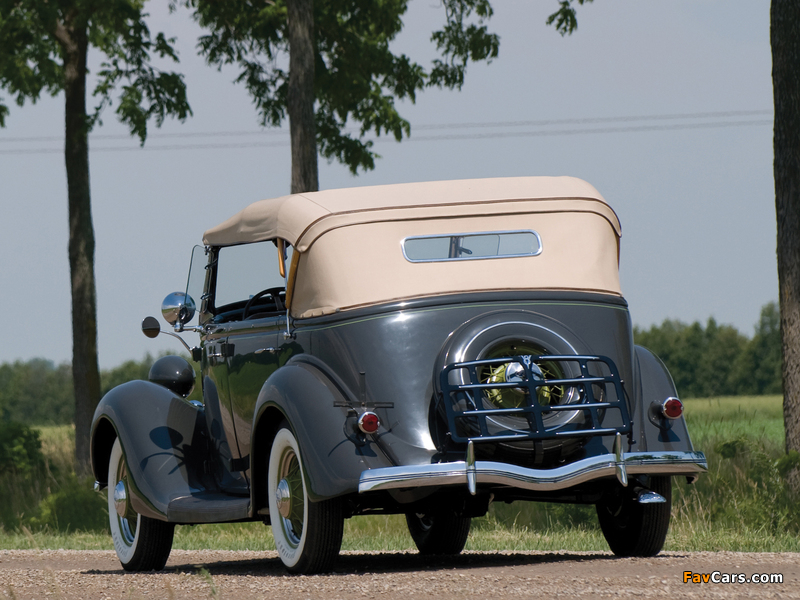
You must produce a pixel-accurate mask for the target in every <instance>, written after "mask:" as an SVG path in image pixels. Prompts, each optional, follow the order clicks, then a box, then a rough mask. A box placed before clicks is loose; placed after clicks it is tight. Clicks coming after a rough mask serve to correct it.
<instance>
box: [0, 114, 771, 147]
mask: <svg viewBox="0 0 800 600" xmlns="http://www.w3.org/2000/svg"><path fill="white" fill-rule="evenodd" d="M771 114H772V111H771V110H731V111H724V112H700V113H682V114H681V113H677V114H666V115H641V116H627V117H590V118H583V119H548V120H544V121H496V122H491V121H490V122H481V123H441V124H429V125H415V126H414V129H415V130H418V131H435V130H438V129H487V128H492V127H546V126H548V125H573V124H575V125H589V124H591V123H625V122H636V121H668V120H676V119H715V118H723V117H728V118H729V117H750V116H757V115H771ZM344 131H347V132H354V131H358V128H357V127H346V128H345V129H344ZM288 134H289V131H288V130H280V129H264V130H260V131H208V132H184V133H154V134H151V135H149V136H148V139H161V138H193V137H236V136H251V135H258V136H262V135H268V136H275V135H282V136H285V135H288ZM90 137H91V139H93V140H129V139H132V138H131V136H130V135H121V134H105V135H104V134H97V135H92V134H90ZM63 139H64V138H63V137H61V136H43V137H13V138H0V143H3V142H60V141H63Z"/></svg>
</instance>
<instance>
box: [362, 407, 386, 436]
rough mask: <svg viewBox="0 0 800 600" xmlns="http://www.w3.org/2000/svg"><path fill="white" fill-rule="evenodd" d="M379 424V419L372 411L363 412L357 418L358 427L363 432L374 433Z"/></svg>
mask: <svg viewBox="0 0 800 600" xmlns="http://www.w3.org/2000/svg"><path fill="white" fill-rule="evenodd" d="M380 426H381V420H380V419H379V418H378V415H376V414H375V413H374V412H365V413H364V414H362V415H361V416H360V417H359V418H358V428H359V429H360V430H361V431H363V432H364V433H375V432H376V431H378V428H379V427H380Z"/></svg>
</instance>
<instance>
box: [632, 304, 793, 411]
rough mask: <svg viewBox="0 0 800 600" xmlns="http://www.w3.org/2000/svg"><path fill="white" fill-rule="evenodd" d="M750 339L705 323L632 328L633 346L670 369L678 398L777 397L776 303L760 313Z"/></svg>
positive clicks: (711, 322) (778, 343) (778, 339)
mask: <svg viewBox="0 0 800 600" xmlns="http://www.w3.org/2000/svg"><path fill="white" fill-rule="evenodd" d="M755 329H756V330H755V334H754V335H753V337H752V338H748V337H746V336H744V335H742V334H741V333H740V332H739V331H738V330H737V329H736V328H734V327H731V326H730V325H718V324H717V322H716V321H715V320H714V319H709V320H708V323H706V325H705V327H703V325H701V324H700V323H698V322H695V323H692V324H691V325H687V324H686V323H681V322H680V321H670V320H667V321H664V322H663V323H662V324H661V325H658V326H655V325H654V326H653V327H651V328H650V329H646V330H644V329H639V328H638V327H635V328H634V330H633V338H634V340H635V342H636V343H637V344H639V345H641V346H644V347H646V348H648V349H649V350H652V351H653V352H655V353H656V354H657V355H658V356H659V357H660V358H661V360H663V361H664V364H666V365H667V367H668V368H669V370H670V373H671V374H672V378H673V380H674V381H675V386H676V387H677V388H678V394H679V395H680V396H681V397H683V398H693V397H694V398H697V397H699V398H707V397H711V396H747V395H754V394H780V393H781V334H780V313H779V310H778V305H777V304H776V303H775V302H770V303H769V304H767V305H765V306H764V307H763V308H762V309H761V318H760V319H759V320H758V323H757V324H756V328H755Z"/></svg>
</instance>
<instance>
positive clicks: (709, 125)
mask: <svg viewBox="0 0 800 600" xmlns="http://www.w3.org/2000/svg"><path fill="white" fill-rule="evenodd" d="M763 114H771V111H730V112H724V113H722V112H718V113H693V114H691V115H651V116H649V117H601V118H593V119H558V120H549V121H507V122H495V123H453V124H442V125H422V126H419V127H416V128H415V129H417V130H423V131H435V130H437V129H439V130H447V129H460V130H463V129H470V128H473V129H474V128H489V127H494V128H503V127H517V128H519V127H532V126H533V127H537V126H538V127H543V126H549V125H555V124H591V123H615V122H636V121H644V120H675V119H687V118H709V117H710V116H713V117H720V116H728V117H730V116H737V117H738V116H747V115H763ZM771 124H772V120H770V119H751V120H735V121H730V120H729V121H712V122H705V123H703V122H701V123H673V124H668V125H634V126H629V127H602V128H597V127H593V128H569V129H539V130H534V131H494V132H488V133H463V134H445V135H422V136H413V135H412V136H410V137H408V138H406V139H405V142H429V141H446V140H478V139H494V138H512V137H541V136H564V135H584V134H598V133H605V134H608V133H634V132H644V131H676V130H686V129H720V128H728V127H750V126H758V125H771ZM269 133H277V132H212V133H206V134H202V133H185V134H162V135H159V136H153V137H156V138H168V137H171V138H178V137H218V136H228V137H232V136H237V135H248V136H252V135H267V134H269ZM15 139H18V140H25V141H33V140H37V141H44V138H15ZM46 139H48V140H58V141H62V138H46ZM95 139H126V140H127V139H130V138H129V137H128V136H105V137H103V136H97V138H95ZM2 141H11V139H6V140H2ZM372 141H373V142H374V143H384V142H393V141H395V140H394V139H393V138H389V137H382V138H374V139H372ZM288 145H289V140H288V139H284V140H280V141H275V142H237V143H231V144H224V143H223V144H220V143H208V144H191V145H188V144H172V145H154V146H153V145H151V146H145V147H139V146H101V147H95V148H91V152H132V151H135V150H144V151H156V150H161V151H164V150H208V149H220V150H222V149H236V148H277V147H286V146H288ZM61 152H63V149H61V148H21V149H15V150H0V154H54V153H61Z"/></svg>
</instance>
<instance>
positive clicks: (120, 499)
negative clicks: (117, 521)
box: [114, 481, 128, 518]
mask: <svg viewBox="0 0 800 600" xmlns="http://www.w3.org/2000/svg"><path fill="white" fill-rule="evenodd" d="M114 509H115V510H116V511H117V514H118V515H119V516H120V517H123V518H124V517H125V515H126V514H128V490H127V489H126V487H125V482H124V481H119V482H117V485H116V486H114Z"/></svg>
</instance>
